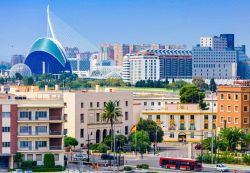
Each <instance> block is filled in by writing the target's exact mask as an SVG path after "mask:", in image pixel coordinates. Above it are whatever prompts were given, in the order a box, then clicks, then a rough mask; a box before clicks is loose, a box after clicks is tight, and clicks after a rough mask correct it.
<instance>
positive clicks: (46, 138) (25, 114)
mask: <svg viewBox="0 0 250 173" xmlns="http://www.w3.org/2000/svg"><path fill="white" fill-rule="evenodd" d="M0 99H1V103H0V121H1V122H0V131H1V135H0V143H1V146H0V160H1V163H0V167H2V168H6V167H7V168H13V157H14V155H15V154H16V152H21V153H23V154H24V160H33V161H37V164H38V165H42V164H43V157H44V154H45V153H53V154H54V156H55V163H56V165H63V164H64V148H63V146H64V144H63V122H64V121H63V119H62V117H63V116H62V115H63V107H64V104H63V100H62V99H60V98H54V99H52V98H51V99H38V98H36V99H28V98H27V97H25V96H18V95H11V94H1V95H0Z"/></svg>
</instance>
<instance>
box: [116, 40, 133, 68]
mask: <svg viewBox="0 0 250 173" xmlns="http://www.w3.org/2000/svg"><path fill="white" fill-rule="evenodd" d="M129 48H130V46H129V45H128V44H119V43H117V44H115V45H114V60H115V63H116V65H118V66H122V63H123V56H125V55H126V54H128V53H129V52H130V50H129Z"/></svg>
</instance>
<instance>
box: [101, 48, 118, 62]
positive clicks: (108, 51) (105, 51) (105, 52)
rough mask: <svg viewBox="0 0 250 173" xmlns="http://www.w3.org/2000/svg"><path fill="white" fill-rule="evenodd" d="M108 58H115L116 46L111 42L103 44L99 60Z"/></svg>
mask: <svg viewBox="0 0 250 173" xmlns="http://www.w3.org/2000/svg"><path fill="white" fill-rule="evenodd" d="M108 59H112V60H114V47H113V46H112V45H111V44H102V45H101V50H100V55H99V60H100V61H102V60H108Z"/></svg>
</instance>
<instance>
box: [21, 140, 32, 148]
mask: <svg viewBox="0 0 250 173" xmlns="http://www.w3.org/2000/svg"><path fill="white" fill-rule="evenodd" d="M19 144H20V148H32V142H31V141H20V143H19Z"/></svg>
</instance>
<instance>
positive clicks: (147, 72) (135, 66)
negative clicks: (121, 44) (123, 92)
mask: <svg viewBox="0 0 250 173" xmlns="http://www.w3.org/2000/svg"><path fill="white" fill-rule="evenodd" d="M159 67H160V60H159V57H158V56H155V55H151V54H137V55H127V56H126V57H125V61H124V62H123V79H124V80H125V82H127V83H131V84H132V85H134V84H136V82H137V81H140V80H148V79H150V80H153V81H157V80H159V79H160V68H159ZM128 70H129V72H128Z"/></svg>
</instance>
